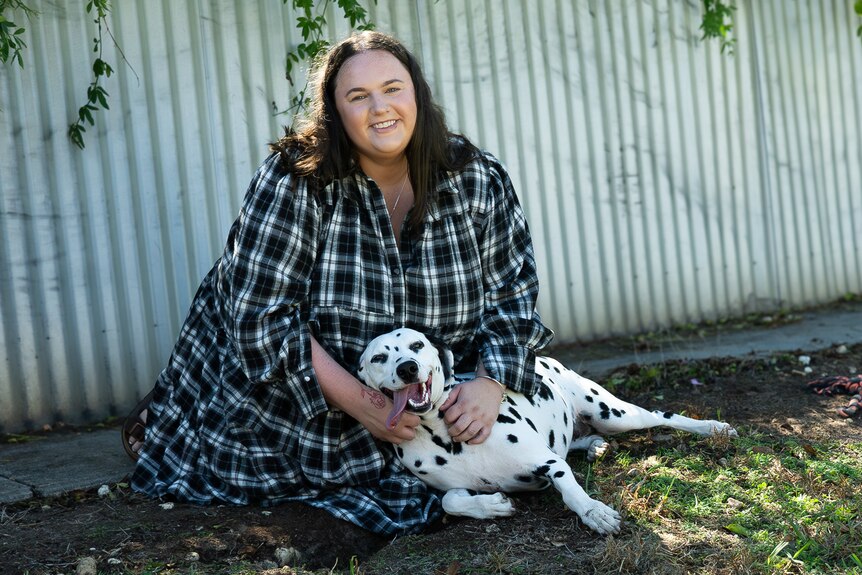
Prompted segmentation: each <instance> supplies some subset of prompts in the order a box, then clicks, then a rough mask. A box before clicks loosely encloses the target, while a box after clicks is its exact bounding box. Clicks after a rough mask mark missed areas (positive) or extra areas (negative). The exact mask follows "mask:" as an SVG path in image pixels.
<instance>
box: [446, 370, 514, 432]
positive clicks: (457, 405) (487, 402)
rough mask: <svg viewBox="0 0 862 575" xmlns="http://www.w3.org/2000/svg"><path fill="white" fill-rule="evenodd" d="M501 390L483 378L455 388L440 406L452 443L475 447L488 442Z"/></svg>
mask: <svg viewBox="0 0 862 575" xmlns="http://www.w3.org/2000/svg"><path fill="white" fill-rule="evenodd" d="M502 399H503V389H502V388H501V387H500V386H499V385H497V384H496V383H494V382H493V381H491V380H488V379H485V378H479V379H474V380H471V381H465V382H464V383H462V384H461V385H456V386H455V388H454V389H453V390H452V392H451V393H450V394H449V398H448V399H446V401H445V402H444V403H443V405H441V406H440V411H442V412H443V413H444V416H443V420H444V421H445V422H446V424H447V425H448V426H449V435H450V436H451V437H452V439H453V440H454V441H466V442H467V443H469V444H470V445H477V444H479V443H482V442H484V441H485V440H486V439H488V436H489V435H491V428H492V427H494V423H496V422H497V416H498V415H499V413H500V401H501V400H502Z"/></svg>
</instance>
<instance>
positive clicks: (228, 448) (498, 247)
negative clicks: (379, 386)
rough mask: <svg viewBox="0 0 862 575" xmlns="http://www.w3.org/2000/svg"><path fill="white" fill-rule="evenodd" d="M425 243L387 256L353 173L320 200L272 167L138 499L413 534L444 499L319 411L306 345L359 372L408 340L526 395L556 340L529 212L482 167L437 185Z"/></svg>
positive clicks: (153, 441)
mask: <svg viewBox="0 0 862 575" xmlns="http://www.w3.org/2000/svg"><path fill="white" fill-rule="evenodd" d="M436 192H437V200H436V202H434V203H433V204H432V205H431V207H430V209H429V213H428V214H427V217H426V218H425V224H424V228H423V229H422V230H421V232H420V233H418V234H410V233H407V231H406V230H405V233H402V235H401V238H402V239H401V242H402V244H401V249H400V250H399V248H398V247H397V246H396V243H395V239H394V235H393V233H392V230H391V227H390V223H389V217H388V213H387V210H386V205H385V203H384V200H383V195H382V193H381V191H380V189H379V188H378V187H377V185H376V184H375V183H374V182H373V181H372V180H370V179H369V178H367V177H366V176H365V175H364V174H362V173H361V172H358V171H357V172H356V173H354V174H353V175H351V176H349V177H346V178H344V179H341V180H336V181H333V182H331V183H330V184H329V185H327V186H326V187H325V188H323V189H322V190H319V191H318V192H317V194H315V193H314V192H313V191H312V190H311V189H310V187H309V185H308V181H307V180H306V179H304V178H299V177H296V176H294V175H291V174H290V173H288V171H287V170H286V169H285V167H284V166H283V165H282V162H281V161H280V160H279V158H278V156H277V155H275V154H274V155H272V156H270V157H269V158H268V159H267V160H266V161H265V162H264V164H263V165H262V166H261V168H260V169H259V170H258V172H257V173H256V175H255V177H254V179H253V180H252V182H251V185H250V186H249V190H248V192H247V194H246V197H245V200H244V203H243V207H242V210H241V212H240V215H239V217H238V219H237V220H236V221H235V222H234V224H233V226H232V228H231V231H230V234H229V236H228V240H227V245H226V248H225V251H224V253H223V255H222V257H221V258H220V259H219V260H218V261H217V262H216V264H215V266H214V267H213V269H212V270H211V271H210V272H209V274H208V275H207V276H206V278H205V279H204V280H203V282H202V284H201V286H200V288H199V290H198V292H197V294H196V295H195V298H194V301H193V303H192V306H191V311H190V313H189V316H188V318H187V319H186V322H185V324H184V326H183V329H182V331H181V333H180V337H179V340H178V342H177V344H176V346H175V348H174V351H173V353H172V355H171V358H170V360H169V362H168V366H167V367H166V368H165V370H164V371H163V372H162V373H161V375H160V376H159V379H158V382H157V384H156V393H155V396H154V399H153V403H152V405H151V410H150V415H149V417H148V428H147V443H146V445H145V447H144V449H143V450H142V452H141V457H140V459H139V462H138V465H137V467H136V469H135V472H134V474H133V478H132V483H133V486H134V487H135V489H137V490H139V491H141V492H144V493H147V494H149V495H151V496H155V497H161V496H164V495H173V496H175V497H177V498H179V499H180V500H184V501H190V502H195V503H209V502H213V501H225V502H229V503H235V504H248V503H253V502H256V503H261V504H275V503H278V502H280V501H284V500H287V499H300V500H304V501H306V502H308V503H310V504H312V505H316V506H319V507H322V508H325V509H327V510H329V511H331V512H332V513H334V514H336V515H337V516H339V517H342V518H344V519H347V520H350V521H353V522H355V523H357V524H359V525H361V526H363V527H365V528H367V529H370V530H373V531H376V532H380V533H387V534H394V533H404V532H412V531H417V530H419V529H421V528H422V527H423V526H424V525H425V524H426V523H427V522H428V521H430V520H431V519H433V518H434V517H435V516H437V515H439V514H440V512H441V511H440V504H439V494H438V493H436V492H434V491H433V490H431V489H429V488H427V487H426V486H425V485H424V484H423V483H422V482H421V481H419V480H418V479H416V478H415V477H413V476H412V475H410V474H409V473H407V472H406V471H404V469H403V468H402V467H401V465H400V463H399V462H398V461H397V459H396V458H395V457H394V456H393V454H392V449H391V446H390V445H388V444H381V443H379V442H377V441H376V440H375V439H374V438H373V437H372V436H371V434H370V433H369V432H368V431H367V430H366V429H365V428H364V427H362V426H361V425H360V424H358V423H357V422H356V421H355V420H353V419H352V418H351V417H349V416H348V415H346V414H344V413H342V412H341V411H339V410H336V409H330V408H329V407H328V406H327V404H326V401H325V400H324V397H323V394H322V391H321V389H320V387H319V385H318V383H317V380H316V378H315V373H314V370H313V368H312V364H311V345H310V336H311V335H314V337H315V338H316V339H317V340H318V341H319V342H320V343H321V345H322V346H324V347H325V348H326V349H327V351H328V352H329V353H330V354H331V355H332V357H333V358H335V359H336V360H338V361H339V362H340V363H341V364H342V365H343V366H344V367H345V368H347V369H349V370H351V371H353V370H355V368H356V366H357V365H358V362H359V356H360V355H361V354H362V351H363V350H364V347H365V345H366V344H367V343H368V342H369V341H371V339H373V338H374V337H376V336H377V335H380V334H381V333H385V332H387V331H390V330H392V329H394V328H396V327H399V326H402V325H406V326H410V327H414V328H416V329H418V330H421V331H423V332H424V333H426V334H427V335H429V336H430V337H432V338H435V339H438V340H440V341H442V342H444V343H446V344H447V345H448V346H449V347H450V348H451V349H452V350H453V352H454V354H455V359H456V364H458V367H459V368H460V370H462V371H471V370H474V369H475V367H476V362H477V360H478V358H479V357H481V359H482V362H483V363H484V365H485V368H486V369H487V370H488V372H489V373H490V374H491V375H492V376H493V377H495V378H497V379H499V380H500V381H502V382H504V383H505V384H506V385H507V386H508V387H510V388H512V389H514V390H517V391H521V392H524V393H527V394H532V393H534V392H535V390H536V386H537V383H536V381H535V376H534V371H533V368H534V363H535V350H537V349H539V348H541V347H543V346H544V345H546V344H547V343H548V342H549V341H550V339H551V337H552V334H551V332H550V331H549V330H548V329H547V328H545V327H544V326H543V325H542V323H541V321H540V319H539V317H538V315H537V314H536V312H535V301H536V296H537V291H538V285H537V277H536V269H535V262H534V259H533V251H532V245H531V242H530V237H529V234H528V231H527V225H526V221H525V218H524V215H523V212H522V210H521V208H520V205H519V204H518V200H517V198H516V196H515V192H514V190H513V188H512V185H511V182H510V180H509V177H508V175H507V174H506V171H505V170H504V168H503V167H502V166H501V165H500V163H499V162H498V161H497V160H496V159H495V158H493V157H492V156H490V155H489V154H486V153H481V154H480V155H479V156H478V157H477V158H475V159H474V160H472V161H471V162H470V163H468V164H467V166H466V167H465V168H464V169H463V170H461V171H460V172H458V173H450V174H448V175H447V176H446V177H444V178H442V180H441V181H440V183H439V184H438V187H437V190H436Z"/></svg>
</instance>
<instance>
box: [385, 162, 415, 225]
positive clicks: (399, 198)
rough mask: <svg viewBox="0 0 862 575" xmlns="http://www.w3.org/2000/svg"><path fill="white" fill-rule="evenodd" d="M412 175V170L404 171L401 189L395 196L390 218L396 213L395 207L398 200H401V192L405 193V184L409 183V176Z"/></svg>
mask: <svg viewBox="0 0 862 575" xmlns="http://www.w3.org/2000/svg"><path fill="white" fill-rule="evenodd" d="M408 175H410V170H407V171H406V172H404V180H403V181H402V182H401V189H400V190H398V195H397V196H396V197H395V203H394V204H392V209H391V210H389V218H390V219H391V218H392V214H394V213H395V208H397V207H398V202H400V201H401V194H403V193H404V186H406V185H407V176H408Z"/></svg>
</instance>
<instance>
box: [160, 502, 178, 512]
mask: <svg viewBox="0 0 862 575" xmlns="http://www.w3.org/2000/svg"><path fill="white" fill-rule="evenodd" d="M159 507H161V508H162V509H164V510H165V511H170V510H171V509H173V508H174V504H173V503H171V502H170V501H169V502H167V503H162V504H161V505H159Z"/></svg>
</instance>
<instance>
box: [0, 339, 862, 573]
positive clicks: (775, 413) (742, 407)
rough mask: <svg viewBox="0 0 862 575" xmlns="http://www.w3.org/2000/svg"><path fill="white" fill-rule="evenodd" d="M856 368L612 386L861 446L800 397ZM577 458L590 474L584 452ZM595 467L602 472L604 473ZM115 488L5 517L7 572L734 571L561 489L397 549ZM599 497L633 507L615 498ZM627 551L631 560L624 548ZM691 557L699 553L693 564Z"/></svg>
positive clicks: (850, 362) (638, 443) (696, 371)
mask: <svg viewBox="0 0 862 575" xmlns="http://www.w3.org/2000/svg"><path fill="white" fill-rule="evenodd" d="M801 355H808V356H810V357H811V361H810V367H811V369H812V372H811V373H805V371H804V367H805V366H804V365H803V363H802V362H800V360H799V356H801ZM857 368H858V369H857ZM856 371H862V346H856V347H852V348H850V349H840V350H838V349H831V350H826V351H823V352H818V353H803V352H796V353H790V354H782V355H778V356H775V357H772V358H769V359H757V360H750V361H745V360H743V361H741V360H730V359H715V360H709V361H702V362H669V363H665V364H660V365H658V366H653V367H651V368H644V366H630V367H629V368H627V369H625V370H620V371H618V372H617V373H615V374H612V375H611V376H610V377H609V378H607V380H608V381H616V382H619V381H626V382H628V385H633V386H635V387H634V388H631V387H629V388H622V387H618V388H617V389H616V390H615V392H616V393H617V394H618V395H620V396H621V397H624V398H626V399H629V400H631V401H634V402H636V403H639V404H641V405H643V406H644V407H647V408H650V409H654V408H659V407H661V408H668V409H673V410H675V411H684V412H686V413H687V414H689V415H693V416H695V417H715V416H716V414H717V413H719V414H720V416H721V418H723V419H726V420H727V421H729V422H731V423H732V424H733V425H735V426H736V427H737V428H738V429H740V431H741V432H743V433H745V432H755V431H756V432H758V433H766V434H774V435H795V436H798V437H799V438H800V440H804V441H819V440H831V441H834V440H838V439H840V440H842V441H848V442H856V443H858V442H862V416H857V417H855V418H852V419H844V418H839V417H837V416H835V414H834V413H835V409H836V408H838V407H840V406H842V405H845V404H846V403H847V401H848V397H847V396H836V397H832V398H828V397H821V396H817V395H814V394H812V393H809V392H807V391H806V390H804V389H803V387H804V384H805V383H806V382H807V381H809V380H811V379H814V378H815V377H818V376H820V375H848V374H850V373H851V372H856ZM667 441H677V439H676V438H672V439H668V435H667V434H663V433H662V432H661V431H654V432H652V433H632V434H628V435H625V436H622V437H620V438H617V439H616V443H617V448H618V449H625V450H627V451H629V452H631V454H632V457H635V458H644V459H645V458H648V457H649V456H650V454H651V453H654V452H655V450H656V449H657V445H658V444H660V443H661V442H667ZM694 449H705V450H714V451H715V452H716V453H715V457H716V458H719V457H721V456H722V453H721V450H722V449H732V446H721V445H716V444H707V443H703V442H702V443H698V444H696V445H695V446H694ZM571 461H572V463H573V466H574V467H575V468H576V469H578V470H580V472H581V473H583V472H584V471H583V470H584V464H583V457H582V456H581V455H580V454H573V455H572V456H571ZM597 468H598V469H599V471H597V473H600V472H601V471H600V470H601V464H599V465H598V466H597ZM582 479H585V480H588V479H589V478H583V477H582ZM110 487H111V493H110V495H107V496H102V497H100V496H99V495H98V494H97V493H95V492H80V493H72V494H69V495H67V496H65V497H62V498H58V499H50V500H35V501H29V502H27V503H26V504H21V505H14V506H7V507H5V508H2V509H0V573H9V574H13V573H28V574H30V575H41V574H58V573H74V572H76V570H78V569H79V567H80V568H81V569H84V570H86V569H87V568H88V566H89V567H93V566H94V567H95V568H96V569H97V570H98V572H99V573H104V574H120V573H134V574H144V573H148V574H151V573H152V574H154V573H201V574H205V573H267V572H268V573H309V572H314V573H330V572H332V571H335V572H349V569H350V565H351V561H355V562H356V563H355V564H356V565H358V571H359V572H361V573H368V574H372V573H386V574H400V573H403V574H408V573H410V574H414V573H429V574H430V573H442V574H452V575H455V574H459V573H461V574H463V573H578V572H585V573H611V572H620V569H622V570H623V571H624V572H629V573H676V572H686V571H688V570H690V569H691V568H692V565H693V563H692V562H693V561H694V564H697V565H700V566H702V567H703V569H702V570H699V571H698V572H702V573H721V572H729V571H726V570H727V569H731V570H732V569H734V568H736V566H733V565H723V566H722V565H718V566H714V567H709V568H706V566H708V565H709V564H710V563H709V557H710V554H711V553H712V552H713V550H714V546H716V545H721V542H720V541H719V542H710V541H704V542H703V543H702V549H700V550H699V551H698V550H697V545H696V544H693V543H692V540H691V537H690V536H689V540H688V541H687V542H686V543H687V547H686V554H687V555H688V557H687V558H686V559H685V562H683V560H682V558H681V557H680V556H679V555H678V554H677V553H676V552H675V550H676V548H677V547H678V545H677V543H676V542H675V541H674V537H673V534H670V533H658V532H657V531H656V530H651V529H649V528H648V527H643V526H637V525H631V526H628V527H626V528H625V529H624V531H623V533H622V534H621V535H620V536H618V537H616V538H603V537H599V536H597V535H595V534H593V533H592V532H590V531H589V530H588V529H586V528H584V527H583V526H582V525H581V524H580V522H579V520H578V519H577V517H576V516H575V515H574V514H573V513H572V512H570V511H569V510H567V509H566V508H565V507H564V506H563V503H562V501H561V499H560V498H559V496H558V495H557V494H556V493H555V492H553V491H548V492H543V493H539V494H532V495H522V496H517V497H516V498H515V503H516V506H517V508H518V514H517V515H516V516H515V517H512V518H508V519H504V520H497V521H474V520H465V519H453V518H449V519H447V520H446V521H444V523H443V524H442V525H440V526H438V527H437V529H436V530H435V531H433V532H431V533H427V534H424V535H421V536H411V537H401V538H396V539H395V540H394V541H390V540H388V539H384V538H381V537H378V536H375V535H372V534H370V533H368V532H366V531H364V530H362V529H358V528H356V527H353V526H351V525H349V524H346V523H344V522H341V521H338V520H336V519H334V518H332V517H331V516H329V515H328V514H327V513H325V512H322V511H319V510H316V509H313V508H310V507H307V506H305V505H301V504H288V505H282V506H279V507H276V508H273V509H268V510H264V509H260V508H235V507H194V506H189V505H182V504H175V505H174V506H173V507H172V508H170V509H166V508H164V507H163V506H161V505H160V503H159V502H156V501H151V500H146V499H143V498H141V497H140V496H138V495H135V494H133V493H131V492H130V491H129V489H128V488H127V487H124V486H123V485H119V486H110ZM598 496H599V498H601V499H603V500H605V501H606V502H608V503H610V504H612V505H614V506H616V507H618V508H619V507H620V506H622V507H625V502H624V501H622V500H620V499H619V498H618V495H617V494H613V493H608V494H599V495H598ZM622 547H625V549H626V552H625V553H619V550H620V549H621V548H622ZM632 549H636V550H639V551H637V552H636V553H632V552H631V550H632ZM693 549H694V550H693ZM693 553H694V554H696V553H700V554H701V555H700V556H699V557H695V558H694V559H692V557H691V555H692V554H693ZM633 557H634V558H636V559H633ZM85 558H92V561H90V560H89V559H85ZM743 560H744V558H742V559H741V561H743ZM626 561H628V562H629V563H626ZM743 562H744V561H743ZM280 564H288V565H291V566H292V567H290V568H287V567H285V568H279V567H280ZM741 564H742V563H741ZM333 568H334V569H333ZM93 573H95V571H93Z"/></svg>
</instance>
